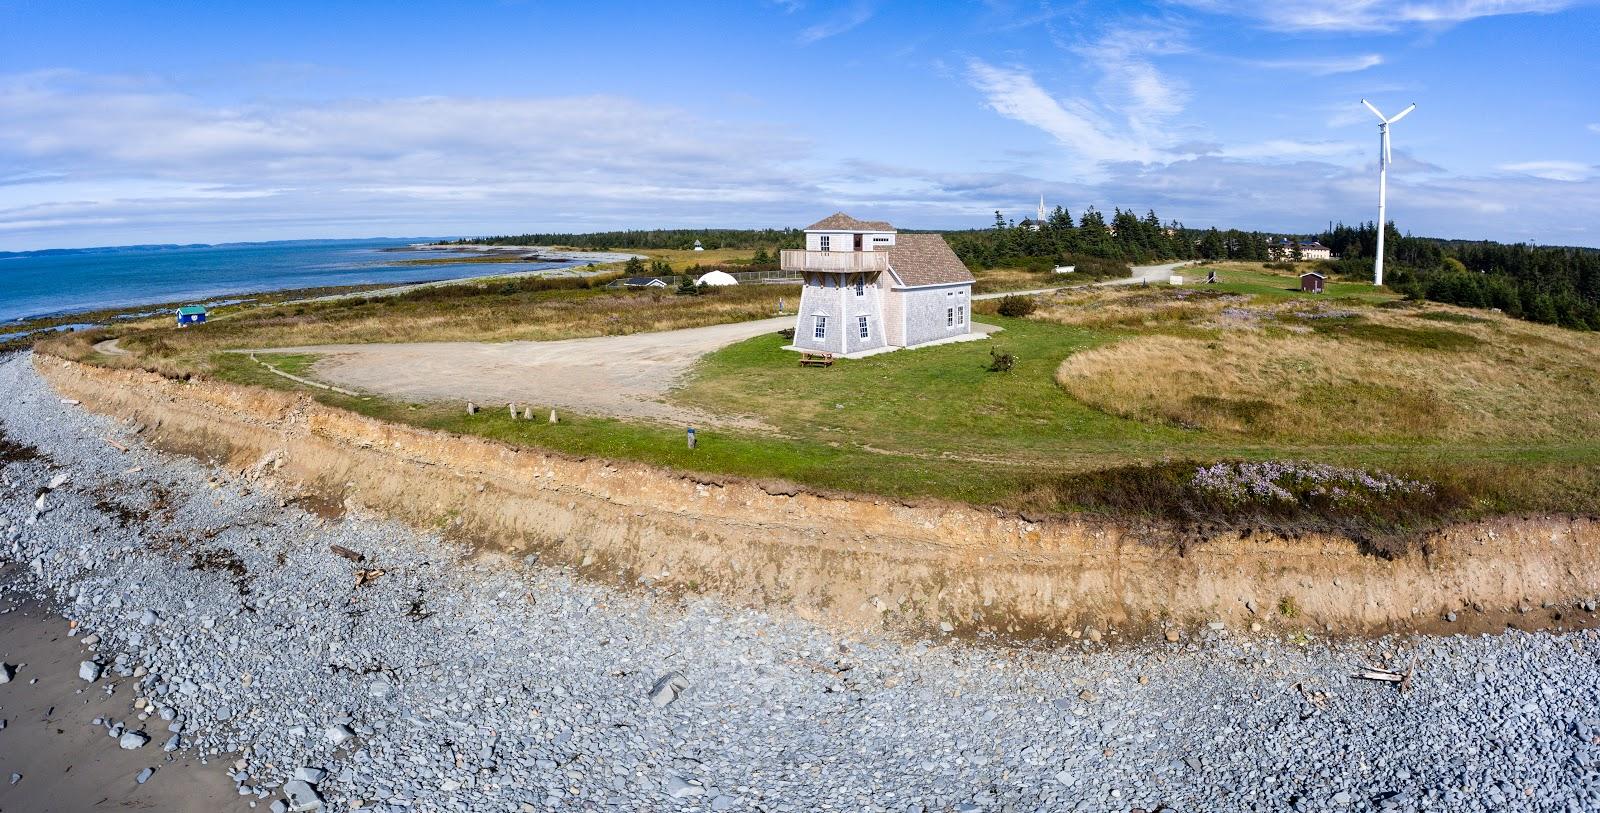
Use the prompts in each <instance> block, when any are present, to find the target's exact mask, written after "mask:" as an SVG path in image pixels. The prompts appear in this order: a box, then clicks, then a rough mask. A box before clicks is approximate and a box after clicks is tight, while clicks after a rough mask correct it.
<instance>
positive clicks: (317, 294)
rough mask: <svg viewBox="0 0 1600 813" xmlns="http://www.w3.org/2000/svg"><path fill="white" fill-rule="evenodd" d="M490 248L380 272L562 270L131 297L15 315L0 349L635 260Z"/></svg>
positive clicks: (396, 264) (55, 252) (416, 247)
mask: <svg viewBox="0 0 1600 813" xmlns="http://www.w3.org/2000/svg"><path fill="white" fill-rule="evenodd" d="M191 247H193V246H180V247H177V248H191ZM133 248H136V249H137V248H141V247H133ZM496 248H497V249H500V251H497V252H495V254H496V255H500V256H494V257H493V258H492V259H491V257H488V256H484V252H482V251H478V250H477V249H476V247H474V248H473V249H470V250H469V251H468V252H464V254H468V253H469V256H460V257H429V258H416V259H404V260H400V259H396V260H394V261H393V265H387V266H382V267H390V268H408V267H418V266H420V267H423V268H428V267H435V266H437V267H440V268H444V267H447V266H459V265H464V264H485V265H493V264H516V263H542V264H555V263H560V264H561V266H562V267H559V268H539V269H529V270H496V269H484V270H483V271H481V272H476V273H468V274H460V275H457V274H453V273H451V272H450V271H446V270H441V271H440V272H439V276H437V277H434V278H432V279H422V280H405V281H380V282H370V283H358V284H351V285H321V286H295V287H285V288H263V289H248V288H246V289H235V290H232V291H229V292H226V293H211V294H206V295H196V296H190V297H185V298H181V299H171V300H161V301H155V302H151V301H140V300H138V299H137V298H131V299H130V300H129V301H125V302H122V303H120V304H117V305H112V306H109V307H105V306H98V305H87V306H84V307H69V308H61V309H57V310H52V311H45V312H39V313H35V314H30V315H26V316H21V317H18V318H16V319H11V320H7V321H3V322H0V348H3V347H6V346H8V345H15V344H19V343H26V342H30V341H32V337H34V336H35V335H36V334H43V333H45V332H51V331H58V330H63V329H77V330H87V329H90V328H93V327H103V326H104V325H105V324H106V323H113V322H117V321H124V320H132V319H138V318H147V317H152V316H158V315H160V314H161V312H162V311H167V310H172V309H174V308H177V307H179V306H181V305H190V304H203V305H207V306H208V307H215V306H216V305H218V304H219V303H229V304H237V303H241V302H255V303H282V302H291V301H296V300H307V301H310V300H325V299H330V298H339V297H346V296H355V295H361V294H376V293H380V292H381V293H382V294H383V295H389V294H392V293H398V292H404V291H408V290H414V289H416V288H418V287H422V286H431V285H447V284H452V283H457V282H468V281H471V280H480V279H485V278H491V277H520V276H527V275H530V274H531V275H540V274H551V275H569V274H573V273H575V272H578V270H579V269H581V268H585V267H587V266H592V265H601V264H605V263H612V262H623V261H625V260H627V259H628V258H629V257H632V256H635V255H632V254H625V253H618V252H594V251H570V250H568V251H557V250H544V249H541V248H539V247H533V246H518V247H515V249H516V252H517V253H518V254H520V255H528V254H534V253H537V255H538V259H524V258H522V257H511V256H505V255H509V254H510V252H509V251H508V249H510V248H512V247H496ZM98 251H105V250H104V249H50V250H47V251H42V252H25V253H20V254H16V255H12V256H11V257H8V259H13V258H18V259H19V258H23V257H26V256H62V255H65V254H68V253H73V252H81V253H85V254H93V253H96V252H98ZM373 251H374V253H403V252H413V251H418V252H420V251H429V252H453V251H455V248H454V247H448V246H447V247H438V246H430V245H427V244H418V243H413V244H410V245H404V246H389V247H383V248H375V249H373ZM385 262H388V261H385Z"/></svg>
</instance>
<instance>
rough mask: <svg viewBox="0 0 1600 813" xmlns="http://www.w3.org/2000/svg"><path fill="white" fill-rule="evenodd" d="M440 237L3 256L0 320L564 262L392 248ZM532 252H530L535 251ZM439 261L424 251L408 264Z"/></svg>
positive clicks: (468, 274) (125, 248) (455, 275)
mask: <svg viewBox="0 0 1600 813" xmlns="http://www.w3.org/2000/svg"><path fill="white" fill-rule="evenodd" d="M441 239H450V238H439V237H356V238H310V239H304V240H268V241H240V242H229V243H189V244H170V243H157V244H135V245H128V246H88V247H82V248H57V249H38V250H33V251H26V252H0V324H14V323H19V322H29V321H36V320H41V319H53V318H61V317H67V316H72V315H74V314H80V313H91V312H95V311H101V310H108V309H116V308H139V307H147V306H152V305H164V304H170V303H174V302H179V301H183V302H185V303H192V304H204V303H206V302H208V301H212V300H216V299H218V298H223V297H239V296H248V295H251V294H266V293H272V292H276V291H285V290H295V289H301V288H326V287H340V286H351V285H382V284H389V283H393V284H409V283H419V282H429V281H433V280H443V279H461V278H468V277H476V276H485V275H492V274H503V273H512V272H524V271H537V270H543V269H551V268H562V267H566V266H567V265H568V264H566V263H534V262H528V263H518V262H510V263H496V264H494V266H493V267H492V268H485V267H483V266H482V265H477V264H458V263H443V264H439V265H412V264H401V263H399V260H400V259H401V257H399V256H397V255H396V254H395V253H394V252H391V251H388V250H389V249H394V248H404V247H407V246H412V245H417V244H419V243H425V242H432V241H435V240H441ZM530 248H531V247H530ZM429 256H435V255H434V254H433V253H432V252H429V251H427V250H426V249H418V250H417V251H416V252H415V253H407V254H406V255H405V256H404V259H421V258H425V257H429Z"/></svg>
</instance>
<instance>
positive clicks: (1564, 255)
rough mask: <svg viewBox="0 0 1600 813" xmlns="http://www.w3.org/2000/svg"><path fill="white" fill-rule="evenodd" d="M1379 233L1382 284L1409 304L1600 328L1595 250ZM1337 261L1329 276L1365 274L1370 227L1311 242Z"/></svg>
mask: <svg viewBox="0 0 1600 813" xmlns="http://www.w3.org/2000/svg"><path fill="white" fill-rule="evenodd" d="M1386 229H1387V230H1386V232H1385V234H1384V268H1385V271H1386V273H1385V279H1384V283H1385V284H1386V285H1388V286H1389V287H1390V288H1393V289H1394V290H1396V291H1399V292H1401V293H1404V294H1406V295H1407V296H1410V297H1412V298H1415V299H1430V300H1433V301H1435V302H1445V303H1448V304H1452V305H1461V306H1464V307H1469V308H1499V309H1500V310H1501V311H1503V312H1505V313H1506V314H1509V315H1511V316H1514V317H1517V318H1519V319H1527V320H1530V321H1534V322H1542V323H1544V324H1550V325H1561V326H1562V327H1567V328H1572V329H1574V330H1600V251H1597V250H1595V249H1589V248H1569V247H1563V246H1532V245H1527V244H1521V243H1518V244H1506V243H1495V242H1488V241H1466V240H1439V239H1434V238H1429V237H1413V236H1410V235H1402V234H1400V232H1399V230H1398V229H1396V228H1395V226H1394V224H1393V223H1389V224H1387V226H1386ZM1318 239H1319V240H1320V242H1322V244H1323V245H1326V246H1328V247H1329V248H1331V249H1333V251H1334V253H1335V254H1336V255H1337V256H1338V257H1339V258H1340V259H1339V260H1338V261H1337V262H1336V263H1334V264H1332V265H1333V269H1334V271H1335V273H1337V274H1341V275H1345V276H1351V277H1356V278H1368V277H1370V275H1371V274H1372V261H1373V259H1374V258H1375V257H1376V256H1377V243H1378V229H1377V225H1376V224H1374V223H1363V224H1360V225H1356V226H1346V225H1344V224H1342V223H1341V224H1339V225H1337V226H1335V227H1333V228H1331V229H1329V230H1328V231H1326V232H1323V234H1322V235H1321V236H1320V237H1319V238H1318Z"/></svg>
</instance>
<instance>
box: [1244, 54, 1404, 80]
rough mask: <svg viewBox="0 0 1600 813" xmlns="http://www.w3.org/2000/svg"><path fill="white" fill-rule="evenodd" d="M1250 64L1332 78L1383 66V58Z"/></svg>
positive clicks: (1356, 55) (1307, 58) (1355, 55)
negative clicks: (1340, 74) (1341, 74)
mask: <svg viewBox="0 0 1600 813" xmlns="http://www.w3.org/2000/svg"><path fill="white" fill-rule="evenodd" d="M1250 64H1251V65H1253V66H1255V67H1257V68H1262V69H1265V70H1288V71H1298V72H1301V73H1309V74H1311V75H1312V76H1332V75H1334V74H1339V73H1356V72H1358V71H1364V70H1366V69H1368V68H1376V67H1377V66H1379V65H1382V64H1383V57H1382V56H1381V55H1379V54H1353V55H1351V56H1330V57H1305V58H1295V59H1257V60H1251V61H1250Z"/></svg>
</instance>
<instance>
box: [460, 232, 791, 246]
mask: <svg viewBox="0 0 1600 813" xmlns="http://www.w3.org/2000/svg"><path fill="white" fill-rule="evenodd" d="M696 240H699V241H700V245H701V247H703V248H705V249H706V250H708V251H709V250H713V249H720V248H731V249H755V248H766V249H769V250H770V249H780V248H801V247H803V246H804V245H805V233H804V232H802V231H800V230H799V229H630V230H628V231H598V232H591V233H588V234H557V233H552V234H508V235H500V236H497V237H463V238H461V239H460V240H448V241H440V243H439V244H440V245H479V244H492V245H507V246H570V247H572V248H582V249H589V250H591V251H622V250H626V249H680V250H685V251H687V250H689V249H692V248H694V241H696Z"/></svg>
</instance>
